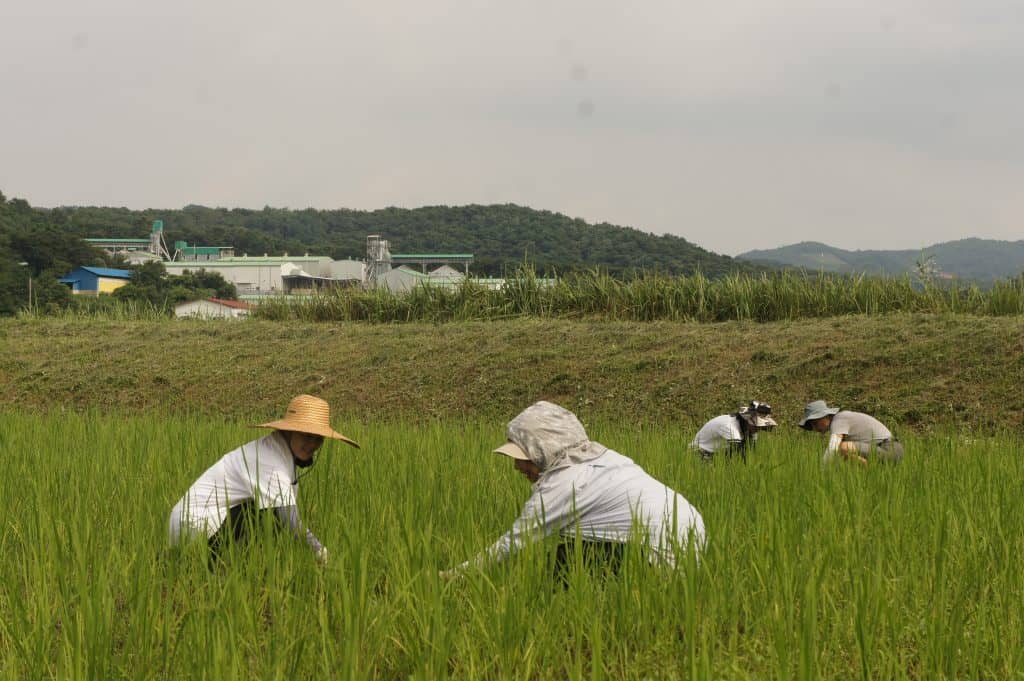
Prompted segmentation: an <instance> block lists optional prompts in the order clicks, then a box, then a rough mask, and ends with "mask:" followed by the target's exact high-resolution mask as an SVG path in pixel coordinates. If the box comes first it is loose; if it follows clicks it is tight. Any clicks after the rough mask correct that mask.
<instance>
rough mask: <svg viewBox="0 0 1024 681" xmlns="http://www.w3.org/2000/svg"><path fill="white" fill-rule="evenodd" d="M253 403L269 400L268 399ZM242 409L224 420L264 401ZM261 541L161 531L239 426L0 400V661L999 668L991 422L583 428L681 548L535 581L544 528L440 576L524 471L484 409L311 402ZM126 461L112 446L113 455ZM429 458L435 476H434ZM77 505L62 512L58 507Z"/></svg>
mask: <svg viewBox="0 0 1024 681" xmlns="http://www.w3.org/2000/svg"><path fill="white" fill-rule="evenodd" d="M279 397H280V396H279ZM277 414H278V411H277V410H273V411H271V410H267V411H262V410H261V411H258V412H250V414H249V415H248V418H247V419H246V420H245V421H243V422H242V423H245V422H253V421H257V420H259V419H260V418H271V417H274V416H276V415H277ZM338 425H339V427H340V429H341V430H342V431H343V432H345V433H346V434H349V435H352V436H353V437H354V438H355V439H357V440H358V441H359V442H360V443H361V444H362V446H363V448H362V449H361V450H358V451H354V450H349V449H343V448H342V446H341V445H338V444H328V445H327V449H326V450H325V451H324V452H322V453H321V454H320V461H319V462H318V463H317V465H316V467H315V468H314V469H313V470H312V471H311V473H310V474H309V475H308V476H307V477H305V478H303V480H302V482H301V484H300V493H299V501H300V505H301V511H302V514H303V518H304V520H305V521H306V522H307V523H308V524H309V525H310V526H311V528H312V529H313V530H314V531H315V532H316V533H317V535H318V536H319V537H320V539H321V540H323V541H324V543H325V545H326V546H328V548H329V549H330V551H331V554H330V557H331V558H330V562H329V564H328V565H327V566H326V567H325V568H319V567H318V566H317V565H316V563H315V562H314V560H313V558H312V556H311V554H310V552H309V550H308V548H306V546H305V545H304V544H303V543H301V542H297V541H294V540H292V539H291V538H290V537H289V536H287V535H285V534H281V535H278V536H267V537H266V539H265V543H264V544H263V546H262V547H261V548H260V549H256V550H236V551H233V552H231V553H229V555H228V557H227V560H226V561H225V562H224V564H223V567H222V568H220V569H218V570H214V571H210V570H209V569H207V565H206V561H205V560H204V556H203V549H204V548H205V546H203V544H202V542H199V545H198V546H194V547H189V549H194V550H188V549H186V550H184V551H181V552H172V551H168V550H167V515H168V513H169V510H170V508H171V506H172V505H173V504H174V502H175V500H176V499H177V498H178V497H179V496H180V495H181V494H183V493H184V491H185V490H186V489H187V487H188V486H189V484H191V482H192V481H193V480H194V479H195V477H196V476H197V475H199V474H200V473H201V472H202V471H203V470H204V469H205V468H206V467H207V466H208V465H210V463H211V462H212V461H214V460H215V459H216V458H217V457H219V456H220V455H221V454H222V453H223V452H225V451H227V450H228V449H230V448H232V447H234V446H237V445H238V444H239V443H241V442H245V441H246V440H248V439H250V438H252V437H254V436H255V434H256V432H255V431H254V430H253V429H251V428H244V427H242V426H241V425H233V424H231V425H228V424H225V422H224V421H223V420H222V419H220V418H215V417H214V418H211V417H197V416H192V417H181V418H167V417H166V416H164V415H157V414H156V413H150V414H136V415H124V414H110V415H99V414H97V413H87V414H76V413H74V412H68V413H64V412H61V411H54V413H52V414H50V415H39V414H32V413H27V414H26V413H24V412H21V413H12V412H6V413H0V433H3V437H2V438H0V457H2V458H3V461H4V462H5V467H6V469H7V471H8V475H7V476H5V480H6V483H5V484H6V486H5V487H4V488H3V490H2V491H3V495H4V499H5V500H7V501H6V503H7V514H8V522H5V523H4V524H3V525H0V544H2V546H3V547H4V551H3V552H2V553H0V604H2V606H3V609H4V613H5V617H4V618H3V619H2V622H0V674H2V675H3V676H4V677H5V678H61V679H120V678H124V679H136V678H161V679H163V678H167V679H172V678H173V679H187V678H202V679H222V678H223V679H240V678H258V679H277V678H281V679H284V678H288V679H310V678H332V679H333V678H342V679H396V678H423V679H437V678H456V679H504V678H524V679H574V680H575V679H594V678H606V679H654V678H659V679H660V678H693V679H818V678H820V679H846V678H858V679H885V680H902V679H966V678H970V679H1007V678H1014V676H1015V675H1016V674H1017V673H1018V671H1019V670H1020V668H1021V662H1022V659H1021V651H1022V650H1024V635H1022V632H1024V621H1022V612H1021V608H1020V594H1021V592H1022V590H1024V572H1022V571H1021V569H1020V564H1019V560H1018V557H1019V556H1020V555H1021V554H1022V552H1024V505H1022V504H1020V503H1019V498H1018V497H1019V490H1018V489H1017V488H1016V487H1015V486H1014V485H1012V484H1007V481H1016V480H1021V479H1022V476H1024V458H1022V457H1020V456H1019V454H1018V452H1019V450H1020V447H1021V441H1020V438H1019V437H1016V436H1012V435H1004V436H1000V437H998V438H994V439H979V440H967V439H964V438H952V437H949V438H947V437H932V438H920V439H919V438H909V439H908V440H907V442H906V445H907V450H908V455H907V457H906V458H905V459H904V461H903V463H902V464H900V465H899V466H896V467H890V468H884V467H876V468H869V469H867V470H859V469H855V468H850V467H846V466H840V465H836V466H830V467H825V468H823V467H822V466H821V464H820V463H819V457H820V454H821V449H822V447H823V446H824V442H823V440H821V439H819V438H817V437H815V436H813V435H810V434H806V433H799V432H792V431H790V432H788V433H784V432H774V433H771V434H768V435H767V436H766V437H764V438H762V439H761V442H760V443H759V445H758V448H757V449H756V450H755V452H754V453H753V455H752V456H751V457H750V458H749V463H748V464H746V465H744V464H741V463H740V462H738V461H725V460H722V461H716V462H715V463H714V464H712V465H704V464H701V463H700V462H699V461H697V460H696V458H695V457H694V456H693V455H691V454H690V453H688V452H686V451H685V449H684V444H685V442H687V440H688V439H689V438H690V437H692V434H693V428H692V427H686V426H679V425H675V424H672V425H663V426H657V427H649V428H643V429H641V428H637V427H633V426H631V425H629V424H627V423H623V422H622V421H621V420H615V421H611V422H609V421H601V422H598V423H588V430H589V431H590V433H591V435H592V437H594V439H596V440H598V441H601V442H603V443H604V444H606V445H608V446H610V447H612V448H614V449H616V450H618V451H621V452H623V453H624V454H627V455H629V456H631V457H633V458H634V459H635V460H636V461H637V462H638V463H640V464H641V465H642V466H643V467H644V468H645V469H647V470H648V471H649V472H650V473H651V474H652V475H654V476H655V477H657V478H658V479H660V480H663V481H665V482H666V483H667V484H669V485H671V486H672V487H674V488H675V489H677V490H679V491H680V492H681V493H682V494H683V495H684V496H686V497H687V498H688V499H689V500H690V501H692V502H693V503H694V505H695V506H696V507H697V508H698V509H699V510H700V511H701V513H702V515H703V517H704V521H705V524H706V527H707V536H708V545H707V549H706V551H705V552H704V553H703V555H702V556H701V559H700V562H699V564H698V563H695V562H694V561H693V560H686V561H683V563H682V565H681V567H680V569H679V570H677V571H674V572H664V571H661V570H658V569H654V568H652V567H651V566H648V565H646V564H645V563H644V562H643V561H642V557H641V556H639V555H637V554H636V553H635V552H633V553H630V554H629V555H628V556H627V562H626V565H625V567H624V570H623V573H622V575H621V576H619V577H615V578H600V577H596V576H594V575H591V574H589V573H588V572H586V571H584V570H573V571H572V572H570V574H569V579H568V586H567V588H564V589H563V588H560V587H556V586H554V585H552V584H551V580H550V569H549V565H548V564H547V562H546V558H547V550H548V548H549V547H547V546H545V545H535V546H532V547H529V548H528V549H526V550H524V551H522V552H521V553H519V554H518V555H517V556H516V557H515V558H514V559H513V560H511V561H509V562H508V563H506V564H504V565H499V566H490V567H488V568H486V569H484V570H482V571H472V572H470V573H468V574H467V575H466V576H465V577H463V578H462V579H459V580H456V581H454V582H448V583H446V582H443V581H441V580H440V579H439V578H438V576H437V571H438V569H441V568H449V567H451V566H453V565H455V564H457V563H459V562H461V561H462V560H465V559H467V558H469V557H471V556H472V555H474V554H475V553H476V552H477V551H479V550H481V549H483V548H484V547H486V546H487V545H488V544H489V543H490V542H491V541H493V540H494V539H496V538H497V536H498V535H499V534H500V533H501V532H503V531H505V530H506V529H507V528H508V527H509V525H510V524H511V522H512V520H513V519H514V517H515V515H516V513H517V512H518V510H519V508H520V506H521V504H522V503H523V501H524V500H525V498H526V496H527V495H528V493H529V491H528V488H527V486H526V484H525V483H524V482H523V481H522V479H521V478H519V477H518V475H517V474H516V473H515V472H514V471H513V470H512V469H511V466H509V465H508V462H507V461H505V460H502V459H500V458H498V457H495V456H494V455H492V454H489V453H488V452H489V450H490V449H491V448H493V447H494V446H495V444H498V443H500V442H501V441H503V440H504V429H503V425H504V423H503V422H502V421H498V420H494V421H486V422H481V421H477V420H472V419H460V420H455V421H449V422H446V423H443V424H441V423H434V424H427V425H420V426H414V425H411V424H408V423H403V422H397V423H387V422H381V421H380V419H374V420H373V421H372V424H360V423H356V422H350V421H346V420H345V419H344V417H342V418H341V419H339V424H338ZM126 460H130V462H131V465H125V462H126ZM454 471H457V474H452V473H453V472H454ZM83 509H88V512H85V511H83Z"/></svg>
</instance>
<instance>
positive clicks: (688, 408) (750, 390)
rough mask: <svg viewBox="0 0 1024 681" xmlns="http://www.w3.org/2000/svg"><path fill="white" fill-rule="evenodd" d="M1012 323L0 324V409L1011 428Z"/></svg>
mask: <svg viewBox="0 0 1024 681" xmlns="http://www.w3.org/2000/svg"><path fill="white" fill-rule="evenodd" d="M1022 357H1024V319H1021V318H980V317H968V316H927V315H917V316H885V317H843V318H836V319H828V320H809V321H799V322H779V323H772V324H756V323H742V322H730V323H724V324H685V323H670V322H652V323H646V324H636V323H624V322H592V323H591V322H573V321H550V320H548V321H535V320H522V321H509V322H497V323H495V322H490V323H488V322H479V323H460V324H446V325H429V324H403V325H366V324H354V323H349V324H304V323H289V324H279V323H273V322H256V321H245V322H234V323H216V322H214V323H202V322H175V321H167V322H96V321H60V320H46V319H43V320H29V321H25V320H20V319H8V320H0V409H65V408H68V409H91V408H96V409H101V410H104V411H118V412H120V411H125V412H143V411H148V412H152V411H166V412H175V413H188V412H202V413H205V414H222V415H224V416H225V417H229V418H231V419H241V420H250V419H255V418H261V417H264V416H271V415H273V414H274V413H275V412H277V411H278V410H280V409H281V405H282V404H284V403H285V401H286V400H287V399H288V398H289V397H290V396H291V395H293V394H295V393H299V392H311V393H315V394H318V395H323V396H324V397H326V398H327V399H329V400H330V401H331V403H332V404H334V405H336V407H337V409H338V411H339V412H340V413H341V414H343V415H344V416H343V418H356V419H363V420H366V421H374V420H378V419H389V418H398V417H401V418H410V419H417V420H424V419H434V418H442V419H447V418H455V417H460V416H486V417H493V418H495V419H497V420H498V421H504V420H507V419H508V418H509V417H510V416H511V415H514V414H515V413H516V412H517V411H518V410H519V409H521V408H522V407H523V406H524V405H526V404H528V403H530V402H532V401H534V400H537V399H541V398H545V399H550V400H555V401H557V402H560V403H562V404H564V405H566V406H567V407H570V408H572V409H575V410H578V411H579V412H580V413H581V415H583V416H584V417H587V418H589V417H600V418H608V419H614V420H621V421H622V422H624V423H630V424H638V423H643V422H667V421H684V422H696V421H698V420H701V419H703V418H705V417H707V416H711V415H715V414H719V413H723V412H725V411H727V410H730V409H733V408H735V407H736V406H738V405H739V404H741V403H742V402H743V401H745V400H749V399H751V398H758V399H762V400H768V401H770V402H772V403H773V404H774V405H775V406H776V409H777V412H778V414H779V416H780V419H779V420H780V422H783V423H792V422H793V421H795V420H796V419H797V418H798V417H799V415H800V413H801V409H802V406H803V404H804V403H805V402H807V401H808V400H811V399H815V398H825V399H827V400H829V401H830V402H834V403H838V404H840V405H842V406H845V407H848V408H853V409H862V410H865V411H868V412H871V413H874V414H877V415H878V416H880V417H881V418H882V419H883V420H886V421H888V422H891V423H892V424H893V425H894V426H898V427H899V428H901V429H919V430H931V429H939V430H948V429H950V428H954V427H961V426H962V427H967V428H971V429H976V430H981V431H985V430H993V429H997V428H1004V427H1005V428H1010V427H1019V426H1020V425H1021V423H1022V403H1021V398H1020V386H1021V384H1022V383H1024V359H1022Z"/></svg>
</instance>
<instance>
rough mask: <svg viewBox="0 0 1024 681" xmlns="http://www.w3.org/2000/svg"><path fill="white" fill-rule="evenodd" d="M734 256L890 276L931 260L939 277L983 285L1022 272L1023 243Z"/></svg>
mask: <svg viewBox="0 0 1024 681" xmlns="http://www.w3.org/2000/svg"><path fill="white" fill-rule="evenodd" d="M736 257H737V258H738V259H741V260H749V261H752V262H761V263H769V264H773V265H788V266H791V267H803V268H805V269H808V270H814V271H817V270H824V271H826V272H867V273H869V274H878V273H882V274H892V275H900V274H905V273H913V272H914V271H915V269H916V267H917V263H919V262H924V261H925V260H926V259H928V258H933V259H934V264H935V265H936V266H937V268H938V270H939V273H940V274H941V275H946V276H954V277H957V278H959V279H967V280H971V281H977V282H979V283H983V284H984V283H991V282H992V281H993V280H995V279H1007V278H1011V277H1016V276H1018V275H1019V274H1021V273H1022V272H1024V241H997V240H993V239H960V240H958V241H947V242H944V243H939V244H934V245H932V246H928V247H927V248H922V249H920V250H894V251H882V250H868V251H847V250H844V249H841V248H835V247H834V246H829V245H827V244H823V243H820V242H816V241H805V242H801V243H798V244H792V245H790V246H782V247H780V248H773V249H768V250H758V251H747V252H746V253H741V254H740V255H738V256H736Z"/></svg>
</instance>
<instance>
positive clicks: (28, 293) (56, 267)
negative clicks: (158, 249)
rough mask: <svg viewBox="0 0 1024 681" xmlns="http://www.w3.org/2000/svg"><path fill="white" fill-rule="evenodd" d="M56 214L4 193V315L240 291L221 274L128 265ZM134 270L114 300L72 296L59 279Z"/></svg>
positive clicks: (0, 274)
mask: <svg viewBox="0 0 1024 681" xmlns="http://www.w3.org/2000/svg"><path fill="white" fill-rule="evenodd" d="M50 215H51V214H50V212H49V211H42V210H37V209H34V208H32V207H31V206H30V205H29V204H28V202H26V201H24V200H22V199H10V200H8V199H7V198H6V197H5V196H4V195H3V194H2V193H0V315H12V314H14V313H16V312H17V311H18V310H21V309H25V308H28V307H31V308H32V309H34V310H36V311H38V312H42V313H49V312H55V311H58V310H61V309H64V308H68V307H72V306H92V307H103V306H109V305H111V304H115V303H117V302H121V301H133V302H136V303H144V304H147V305H151V306H156V307H160V308H165V309H166V308H168V307H169V306H172V305H174V304H177V303H179V302H183V301H187V300H194V299H196V298H203V297H210V296H216V297H221V298H234V297H235V295H236V294H235V287H234V286H233V285H231V284H229V283H228V282H226V281H225V280H224V278H223V277H222V276H221V275H220V274H218V273H216V272H195V273H193V272H188V273H185V274H183V275H180V276H177V275H168V274H167V273H166V271H165V269H164V266H163V264H162V263H160V262H151V263H146V264H144V265H141V266H138V267H128V266H127V265H125V263H124V261H123V260H121V259H120V258H118V257H114V256H110V255H108V254H107V253H106V252H104V251H103V250H101V249H98V248H95V247H93V246H92V245H90V244H89V243H88V242H87V241H85V240H84V238H83V237H82V236H79V235H77V234H75V233H73V232H72V231H69V230H67V229H65V228H63V227H62V226H60V225H58V224H55V223H54V222H53V221H52V220H50ZM89 266H93V267H112V268H121V269H130V270H132V277H131V280H130V281H129V283H128V284H126V285H125V286H122V287H121V288H119V289H117V290H116V291H114V294H113V296H112V297H110V298H106V297H104V298H106V299H97V298H93V297H78V296H72V294H71V290H70V288H69V287H68V286H67V285H66V284H62V283H60V282H59V281H58V280H59V279H60V278H61V277H63V276H64V275H66V274H68V273H69V272H71V271H72V270H74V269H76V268H78V267H89Z"/></svg>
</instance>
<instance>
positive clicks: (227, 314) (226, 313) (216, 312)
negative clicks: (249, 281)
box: [174, 298, 252, 319]
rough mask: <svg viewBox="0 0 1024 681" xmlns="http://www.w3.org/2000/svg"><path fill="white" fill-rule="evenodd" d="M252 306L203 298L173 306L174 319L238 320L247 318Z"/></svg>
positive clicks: (236, 301) (244, 303)
mask: <svg viewBox="0 0 1024 681" xmlns="http://www.w3.org/2000/svg"><path fill="white" fill-rule="evenodd" d="M251 309H252V305H250V304H249V303H246V302H243V301H241V300H222V299H220V298H204V299H202V300H192V301H189V302H187V303H181V304H179V305H175V306H174V316H175V317H192V318H196V319H238V318H240V317H248V316H249V311H250V310H251Z"/></svg>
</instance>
